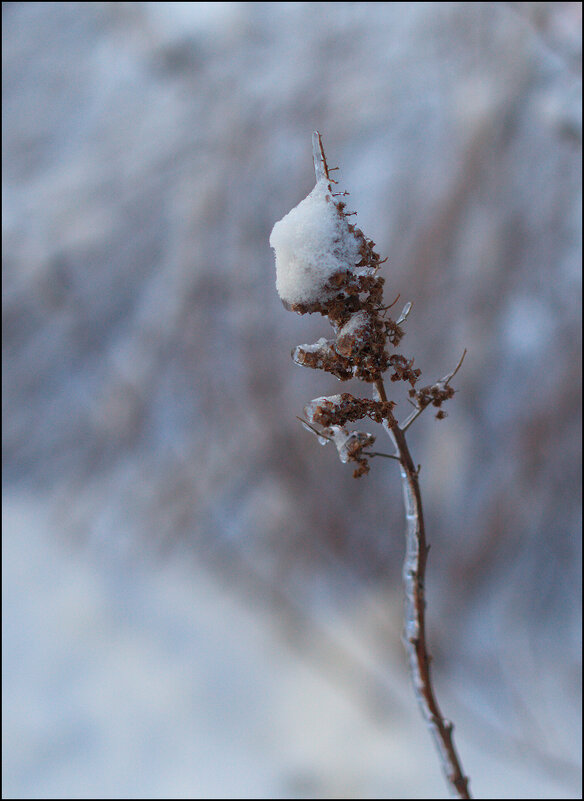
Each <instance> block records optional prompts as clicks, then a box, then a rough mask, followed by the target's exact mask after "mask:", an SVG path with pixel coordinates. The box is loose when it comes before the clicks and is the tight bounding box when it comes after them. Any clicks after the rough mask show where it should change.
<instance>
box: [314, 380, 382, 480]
mask: <svg viewBox="0 0 584 801" xmlns="http://www.w3.org/2000/svg"><path fill="white" fill-rule="evenodd" d="M394 406H395V404H394V403H392V402H391V401H385V402H380V401H373V400H368V399H367V398H355V397H353V395H351V394H350V393H348V392H343V393H341V394H340V395H330V396H328V397H326V396H324V397H321V398H315V399H314V400H312V401H310V403H307V404H306V406H305V407H304V413H305V415H306V419H307V420H308V421H309V423H312V425H313V426H315V427H314V428H313V427H312V426H310V428H311V430H312V431H313V432H314V433H315V434H316V435H317V436H318V439H319V441H320V442H321V443H322V444H323V445H326V443H327V442H329V441H332V442H334V443H335V445H336V448H337V452H338V454H339V458H340V460H341V462H343V463H344V464H346V463H347V462H356V463H357V465H358V467H357V468H356V470H355V471H354V473H353V475H354V477H355V478H359V477H360V476H363V475H366V474H367V473H368V472H369V461H368V459H367V457H368V456H374V455H375V454H368V453H367V452H365V451H364V450H363V449H364V448H368V447H369V446H370V445H373V443H374V442H375V437H374V436H373V435H372V434H368V433H365V432H364V431H348V430H347V428H346V424H347V423H349V422H352V421H355V420H361V419H362V418H364V417H369V418H371V420H375V422H377V423H381V422H382V421H383V420H388V421H389V420H391V421H393V416H392V413H391V412H392V409H393V407H394Z"/></svg>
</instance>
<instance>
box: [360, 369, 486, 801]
mask: <svg viewBox="0 0 584 801" xmlns="http://www.w3.org/2000/svg"><path fill="white" fill-rule="evenodd" d="M375 390H376V393H377V395H378V397H379V399H380V400H382V401H384V400H386V399H387V396H386V393H385V387H384V385H383V382H382V381H377V382H376V384H375ZM383 427H384V428H385V429H386V431H387V433H388V434H389V437H390V439H391V440H392V442H393V444H394V445H395V448H396V452H397V454H398V456H399V461H400V473H401V479H402V489H403V496H404V505H405V512H406V556H405V560H404V567H403V580H404V588H405V625H404V644H405V647H406V651H407V654H408V658H409V661H410V669H411V672H412V678H413V682H414V689H415V692H416V697H417V699H418V703H419V705H420V708H421V710H422V714H423V716H424V718H425V720H426V722H427V724H428V727H429V728H430V731H431V732H432V736H433V737H434V742H435V743H436V747H437V749H438V753H439V755H440V761H441V763H442V769H443V771H444V774H445V776H446V779H447V781H448V783H449V784H450V787H451V789H452V791H453V792H454V793H455V794H456V797H457V798H471V795H470V792H469V789H468V777H467V776H465V775H464V773H463V770H462V766H461V764H460V760H459V757H458V754H457V753H456V748H455V746H454V739H453V730H454V726H453V724H452V723H451V722H450V721H447V720H445V718H444V717H443V715H442V712H441V711H440V707H439V706H438V702H437V700H436V696H435V694H434V689H433V687H432V680H431V676H430V661H431V657H430V654H429V652H428V646H427V643H426V626H425V609H426V601H425V598H424V579H425V573H426V560H427V557H428V551H429V550H430V547H429V545H428V544H427V542H426V532H425V528H424V515H423V511H422V496H421V493H420V484H419V481H418V470H417V469H416V467H415V465H414V462H413V459H412V457H411V454H410V451H409V448H408V445H407V442H406V438H405V433H404V431H403V430H402V429H401V428H400V427H399V425H397V424H396V425H394V426H393V427H392V426H390V425H389V424H388V422H387V421H384V422H383Z"/></svg>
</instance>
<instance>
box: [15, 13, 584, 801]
mask: <svg viewBox="0 0 584 801" xmlns="http://www.w3.org/2000/svg"><path fill="white" fill-rule="evenodd" d="M2 11H3V23H4V25H3V90H4V93H3V95H4V104H3V122H4V125H3V263H4V270H3V431H4V435H3V466H4V471H3V473H4V482H3V521H4V634H3V637H4V639H3V644H4V649H3V655H4V660H3V665H4V684H3V690H4V704H3V744H4V771H3V781H4V787H3V795H4V797H10V798H76V797H81V798H100V797H106V798H172V797H176V798H200V797H202V798H204V797H208V798H226V797H230V796H232V795H233V796H235V797H239V798H335V797H340V798H408V797H409V798H415V797H426V798H440V797H446V796H447V792H446V787H445V785H444V783H443V781H442V777H441V775H440V770H439V767H438V763H437V759H436V756H435V754H434V752H433V747H432V744H431V742H430V737H429V734H428V733H427V732H426V731H425V729H424V726H423V724H422V722H421V721H420V720H419V716H418V710H417V708H416V702H415V699H414V696H413V693H412V691H411V689H410V686H409V681H408V676H407V670H406V667H405V657H404V655H403V651H402V646H401V642H400V632H401V622H400V617H401V603H402V595H401V579H400V571H401V559H402V556H403V547H404V546H403V527H404V524H403V509H402V501H401V492H400V486H399V476H398V472H397V469H396V467H395V465H394V464H393V463H392V462H390V461H387V460H381V459H378V460H374V461H373V463H372V471H371V474H370V475H369V476H368V477H366V478H365V479H361V480H360V481H355V480H354V479H353V478H352V477H351V472H352V471H351V470H350V469H349V467H348V466H343V465H341V464H340V462H339V461H338V460H337V458H336V456H335V453H333V452H332V450H329V448H321V447H320V446H319V445H318V443H317V442H316V440H315V438H314V437H312V436H311V435H310V434H308V433H307V432H306V431H304V430H303V429H302V428H301V426H300V424H299V423H298V421H297V420H296V415H299V414H301V413H302V407H303V404H304V403H305V402H306V401H308V400H309V399H311V398H314V397H317V396H319V395H323V394H333V393H335V392H338V391H339V385H338V383H337V382H336V381H335V379H334V378H332V377H331V376H329V375H326V374H324V373H320V372H314V371H310V370H301V369H299V368H297V367H296V366H295V365H294V364H293V363H292V362H291V360H290V350H291V348H293V347H294V346H295V345H297V344H300V343H305V342H313V341H315V340H316V339H317V338H318V337H320V336H328V330H327V323H326V321H324V320H322V319H321V318H318V319H317V318H316V317H315V316H313V317H310V318H309V317H298V316H296V315H293V314H290V313H288V312H286V311H285V310H284V309H283V307H282V305H281V303H280V301H279V299H278V296H277V294H276V292H275V287H274V279H275V270H274V265H273V254H272V252H271V250H270V248H269V245H268V238H269V234H270V231H271V228H272V226H273V224H274V222H275V221H276V220H278V219H279V218H281V217H282V216H283V215H284V214H285V213H286V212H287V211H289V210H290V209H291V208H292V207H293V206H295V205H296V204H297V203H298V202H299V201H300V200H301V199H302V198H303V197H304V196H305V195H306V194H307V193H308V192H309V191H310V190H311V188H312V186H313V183H314V174H313V168H312V153H311V134H312V131H313V130H315V129H317V130H319V131H320V132H321V134H322V136H323V141H324V144H325V148H326V151H327V155H328V158H329V164H330V165H331V166H336V165H339V166H340V168H341V169H340V172H339V173H337V174H336V175H337V177H339V180H340V181H341V184H340V188H341V189H346V190H348V191H350V193H351V195H350V198H349V199H348V202H349V207H350V208H352V209H355V210H357V211H358V212H359V214H358V217H357V218H356V219H357V222H358V224H359V226H360V227H361V228H362V229H363V230H364V232H365V233H366V234H367V235H368V236H369V237H371V238H372V239H373V240H374V241H375V242H376V243H377V246H378V248H377V249H378V250H379V252H380V253H381V254H382V257H385V256H388V257H389V261H388V262H387V263H386V264H385V265H384V266H383V268H382V269H383V275H384V276H385V278H386V299H387V301H388V302H390V301H391V300H393V299H394V297H395V296H396V295H397V294H398V293H399V294H400V296H401V299H400V303H401V302H405V301H407V300H411V301H413V304H414V306H413V311H412V313H411V315H410V317H409V320H408V323H407V331H408V333H407V336H406V337H405V339H404V340H403V342H402V345H401V347H400V350H401V351H402V352H403V353H404V354H405V355H407V356H415V359H416V365H417V366H419V367H420V368H421V369H422V371H423V379H422V384H423V383H429V382H431V381H433V380H436V379H437V378H439V377H440V376H442V375H444V374H445V373H447V372H448V371H449V370H451V369H452V368H453V367H454V365H455V364H456V362H457V360H458V358H459V356H460V354H461V352H462V350H463V348H465V347H466V348H467V350H468V355H467V358H466V360H465V363H464V366H463V368H462V370H461V371H460V373H459V375H457V377H456V379H455V386H456V389H457V390H458V392H457V394H456V396H455V398H454V399H453V400H452V401H450V403H449V405H448V409H447V411H448V413H449V416H448V418H447V419H446V420H443V421H436V420H435V419H433V416H432V413H431V412H430V411H428V412H427V413H426V414H425V415H424V416H422V417H421V418H420V420H419V421H418V422H417V423H416V425H415V427H414V428H413V429H412V431H411V437H410V440H411V447H412V450H413V454H414V459H415V460H416V461H417V462H419V463H421V465H422V471H421V482H422V491H423V496H424V501H425V511H426V517H427V524H428V532H429V537H430V540H431V543H432V550H431V552H430V560H429V566H428V619H429V620H428V625H429V629H430V643H431V650H432V652H433V655H434V663H433V666H434V672H435V678H436V684H437V691H438V696H439V699H440V700H441V703H442V706H443V709H444V712H445V714H447V715H448V716H449V717H452V718H453V719H454V720H455V722H456V725H457V728H456V737H457V742H458V747H459V751H460V754H461V757H462V760H463V763H464V766H465V769H466V770H467V771H468V773H469V774H470V776H471V788H472V789H473V790H474V792H475V793H476V795H477V797H493V798H522V797H529V798H577V797H581V787H580V771H579V758H580V746H581V725H580V706H581V689H580V687H581V685H580V678H581V672H580V648H581V639H580V631H581V629H580V620H581V618H580V603H581V572H580V565H581V545H580V531H581V496H580V483H581V471H580V467H581V460H580V454H581V451H580V441H581V440H580V437H581V427H580V403H581V396H580V386H581V383H580V382H581V372H580V369H581V355H580V354H581V337H580V323H581V304H580V297H581V296H580V292H581V212H582V208H581V139H582V124H581V4H580V3H571V2H570V3H563V2H556V3H551V2H537V3H4V4H3V6H2ZM394 388H395V387H394V386H393V385H392V389H394ZM342 389H349V390H351V389H353V390H355V388H354V387H351V386H346V385H344V386H343V387H342ZM357 391H360V392H362V391H363V389H362V387H361V388H357ZM400 393H401V391H398V392H397V393H396V399H399V400H400V406H399V410H400V414H405V413H407V408H408V406H407V403H405V402H404V400H403V393H401V394H400ZM372 426H374V424H372ZM374 433H378V434H379V439H378V443H377V446H378V448H379V450H387V449H388V448H389V443H387V444H386V443H385V442H384V441H383V432H382V431H379V432H374Z"/></svg>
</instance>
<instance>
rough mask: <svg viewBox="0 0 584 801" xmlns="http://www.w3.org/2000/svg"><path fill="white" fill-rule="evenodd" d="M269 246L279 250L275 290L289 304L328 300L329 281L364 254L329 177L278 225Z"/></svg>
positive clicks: (276, 251) (352, 266)
mask: <svg viewBox="0 0 584 801" xmlns="http://www.w3.org/2000/svg"><path fill="white" fill-rule="evenodd" d="M270 245H271V246H272V247H273V248H274V251H275V253H276V289H277V290H278V294H279V295H280V297H281V298H282V300H283V301H285V302H286V303H288V304H290V305H292V304H296V303H315V302H317V301H320V300H328V298H329V297H330V294H331V291H330V290H327V289H326V284H327V282H328V281H329V279H330V278H331V277H332V276H333V275H335V274H336V273H338V272H342V271H346V270H349V271H353V270H354V268H355V265H356V264H357V263H358V262H359V261H360V258H361V257H360V254H359V242H358V241H357V239H356V237H355V235H354V234H353V233H352V232H351V231H350V230H349V227H348V225H347V222H346V220H345V219H344V217H343V216H342V215H341V214H340V213H339V211H338V209H337V208H336V206H335V203H334V200H333V197H332V195H331V190H330V185H329V183H328V181H327V179H326V178H321V179H320V180H319V181H318V182H317V184H316V186H315V187H314V189H313V190H312V192H311V193H310V194H309V195H308V197H306V198H304V200H302V201H301V202H300V203H299V204H298V205H297V206H296V207H295V208H293V209H292V211H290V212H288V214H287V215H286V216H285V217H283V218H282V219H281V220H280V221H279V222H277V223H276V224H275V225H274V228H273V229H272V233H271V235H270Z"/></svg>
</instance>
